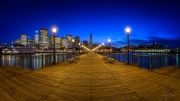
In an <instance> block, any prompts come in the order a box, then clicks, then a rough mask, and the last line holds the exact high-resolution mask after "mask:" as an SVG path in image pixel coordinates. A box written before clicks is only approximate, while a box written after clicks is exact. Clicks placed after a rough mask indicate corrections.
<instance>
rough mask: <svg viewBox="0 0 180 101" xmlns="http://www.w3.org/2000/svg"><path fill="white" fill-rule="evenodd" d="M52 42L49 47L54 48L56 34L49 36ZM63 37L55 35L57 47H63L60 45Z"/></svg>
mask: <svg viewBox="0 0 180 101" xmlns="http://www.w3.org/2000/svg"><path fill="white" fill-rule="evenodd" d="M49 39H50V44H49V48H54V36H49ZM60 42H61V39H60V37H58V36H55V48H61V46H60Z"/></svg>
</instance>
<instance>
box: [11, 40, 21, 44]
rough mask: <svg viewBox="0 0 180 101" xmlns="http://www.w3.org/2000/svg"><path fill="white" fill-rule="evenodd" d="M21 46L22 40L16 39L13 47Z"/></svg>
mask: <svg viewBox="0 0 180 101" xmlns="http://www.w3.org/2000/svg"><path fill="white" fill-rule="evenodd" d="M20 44H21V40H19V39H16V40H15V41H14V42H13V45H20Z"/></svg>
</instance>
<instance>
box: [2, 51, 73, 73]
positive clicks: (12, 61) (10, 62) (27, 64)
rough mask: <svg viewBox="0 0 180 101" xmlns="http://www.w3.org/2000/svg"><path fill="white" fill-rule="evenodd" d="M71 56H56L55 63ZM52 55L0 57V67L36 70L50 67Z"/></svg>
mask: <svg viewBox="0 0 180 101" xmlns="http://www.w3.org/2000/svg"><path fill="white" fill-rule="evenodd" d="M70 55H71V54H60V53H59V54H56V63H60V62H62V61H65V60H67V58H69V57H70ZM52 62H53V54H51V53H47V54H46V53H44V54H43V56H42V53H36V54H32V55H27V54H26V55H23V56H22V55H1V56H0V66H19V67H23V68H29V69H38V68H42V67H44V66H49V65H52Z"/></svg>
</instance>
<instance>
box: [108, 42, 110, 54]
mask: <svg viewBox="0 0 180 101" xmlns="http://www.w3.org/2000/svg"><path fill="white" fill-rule="evenodd" d="M110 41H111V40H110V39H108V43H109V55H110Z"/></svg>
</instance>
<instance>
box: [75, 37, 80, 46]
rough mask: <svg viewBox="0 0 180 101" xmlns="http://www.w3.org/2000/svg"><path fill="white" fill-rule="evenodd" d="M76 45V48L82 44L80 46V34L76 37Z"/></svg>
mask: <svg viewBox="0 0 180 101" xmlns="http://www.w3.org/2000/svg"><path fill="white" fill-rule="evenodd" d="M74 39H75V47H76V48H79V47H80V46H79V43H80V38H79V36H76V37H75V38H74Z"/></svg>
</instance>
